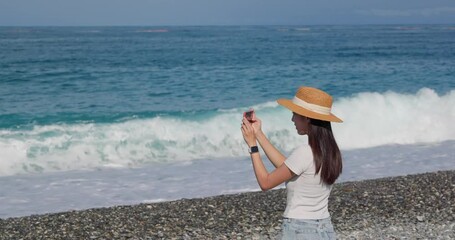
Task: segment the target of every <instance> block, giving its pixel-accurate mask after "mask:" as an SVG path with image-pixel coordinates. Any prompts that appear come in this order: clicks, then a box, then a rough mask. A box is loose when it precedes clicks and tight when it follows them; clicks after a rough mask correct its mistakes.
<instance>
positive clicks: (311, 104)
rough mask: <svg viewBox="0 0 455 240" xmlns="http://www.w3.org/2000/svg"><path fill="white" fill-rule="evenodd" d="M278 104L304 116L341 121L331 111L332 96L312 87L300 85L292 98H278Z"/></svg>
mask: <svg viewBox="0 0 455 240" xmlns="http://www.w3.org/2000/svg"><path fill="white" fill-rule="evenodd" d="M277 102H278V104H280V105H282V106H284V107H286V108H287V109H289V110H291V111H293V112H295V113H297V114H300V115H302V116H305V117H309V118H313V119H319V120H324V121H330V122H343V121H342V120H341V119H339V118H338V117H337V116H335V115H333V114H332V113H331V110H332V102H333V100H332V96H330V95H329V94H328V93H326V92H324V91H322V90H319V89H317V88H312V87H300V88H299V90H297V93H296V94H295V96H294V98H293V99H292V100H290V99H283V98H282V99H278V100H277Z"/></svg>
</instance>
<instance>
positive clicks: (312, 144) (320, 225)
mask: <svg viewBox="0 0 455 240" xmlns="http://www.w3.org/2000/svg"><path fill="white" fill-rule="evenodd" d="M277 102H278V104H280V105H282V106H284V107H286V108H288V109H289V110H291V111H292V112H293V115H292V121H293V122H294V125H295V127H296V129H297V133H298V134H299V135H308V144H304V145H302V146H300V147H298V148H297V149H296V150H294V151H293V152H292V153H291V155H290V156H289V157H288V158H286V157H285V156H284V155H283V154H282V153H281V152H280V151H279V150H277V149H276V148H275V147H274V146H273V145H272V144H271V143H270V141H269V140H268V139H267V137H266V136H265V135H264V133H263V132H262V130H261V120H260V119H258V118H256V116H253V121H252V122H250V121H248V120H247V119H246V118H245V117H244V118H243V122H242V128H241V129H242V134H243V138H244V140H245V142H246V143H247V145H248V147H249V148H250V156H251V160H252V162H253V168H254V173H255V175H256V179H257V181H258V183H259V186H260V187H261V189H262V190H263V191H266V190H269V189H272V188H274V187H276V186H278V185H279V184H281V183H283V182H286V190H287V202H286V210H285V211H284V214H283V216H284V219H283V239H335V238H336V237H335V232H334V229H333V226H332V222H331V219H330V214H329V211H328V198H329V195H330V191H331V189H332V185H333V183H334V182H335V180H336V179H337V178H338V176H339V175H340V174H341V170H342V160H341V153H340V150H339V148H338V145H337V143H336V141H335V138H334V137H333V134H332V128H331V125H330V122H342V120H341V119H339V118H338V117H336V116H335V115H333V114H332V113H331V108H332V97H331V96H330V95H329V94H327V93H326V92H324V91H321V90H319V89H316V88H311V87H300V88H299V90H298V91H297V93H296V95H295V97H294V98H293V99H292V100H288V99H279V100H278V101H277ZM257 143H259V144H260V145H261V147H262V149H263V150H264V152H265V154H266V155H267V158H268V159H269V160H270V161H271V162H272V164H273V165H274V166H275V170H274V171H272V172H271V173H268V172H267V169H266V168H265V167H264V164H263V162H262V160H261V156H260V154H259V151H258V148H257ZM283 163H284V164H283Z"/></svg>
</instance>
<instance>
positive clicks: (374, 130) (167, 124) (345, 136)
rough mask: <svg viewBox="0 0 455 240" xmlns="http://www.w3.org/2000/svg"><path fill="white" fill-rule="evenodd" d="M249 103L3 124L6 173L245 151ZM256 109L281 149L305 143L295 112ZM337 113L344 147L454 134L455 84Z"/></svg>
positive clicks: (346, 101)
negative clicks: (243, 125)
mask: <svg viewBox="0 0 455 240" xmlns="http://www.w3.org/2000/svg"><path fill="white" fill-rule="evenodd" d="M247 108H248V107H246V108H241V109H240V108H239V109H230V110H222V111H221V110H220V111H218V112H217V113H216V114H214V115H213V116H212V117H209V118H204V120H198V121H196V120H190V119H186V118H184V117H180V118H177V117H155V118H150V119H132V120H127V121H125V122H120V123H111V124H95V123H89V124H72V125H64V124H60V125H48V126H35V127H34V128H33V129H32V130H0V176H6V175H15V174H21V173H35V172H48V171H67V170H76V169H96V168H105V167H116V168H117V167H139V166H142V165H143V164H147V163H158V162H179V161H180V162H182V161H183V162H184V161H190V160H195V159H213V158H226V157H237V156H242V155H244V154H246V150H245V144H244V142H243V139H242V136H241V134H240V121H241V116H242V115H241V113H242V111H243V110H245V109H247ZM253 108H255V109H256V112H257V115H258V116H259V117H260V118H261V119H262V121H263V125H264V126H263V129H264V131H265V132H266V134H267V135H268V136H269V137H270V139H271V141H272V142H274V143H275V144H276V145H277V146H278V148H280V149H282V150H284V151H291V150H292V149H293V148H295V147H296V146H298V145H299V144H301V142H302V141H303V140H302V138H301V137H299V136H298V135H297V134H296V132H295V128H294V125H293V124H292V123H291V121H290V118H291V113H290V112H289V111H287V110H286V109H284V108H282V107H279V106H278V105H277V104H276V103H274V102H267V103H263V104H259V105H257V106H253ZM334 113H335V114H336V115H338V116H339V117H341V118H342V119H343V120H344V121H345V122H344V123H342V124H334V125H333V126H334V131H335V135H336V138H337V140H338V142H339V145H340V148H341V149H344V150H347V149H358V148H369V147H375V146H381V145H388V144H413V143H432V142H441V141H445V140H452V139H455V128H454V127H452V126H451V124H452V123H453V122H454V121H455V90H452V91H450V92H448V93H446V94H445V95H442V96H438V94H436V93H435V92H434V91H433V90H431V89H428V88H424V89H421V90H420V91H418V92H417V93H416V94H398V93H394V92H386V93H360V94H356V95H354V96H351V97H346V98H342V99H338V100H337V101H336V102H335V104H334ZM303 139H304V138H303Z"/></svg>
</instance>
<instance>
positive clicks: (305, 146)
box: [293, 144, 312, 154]
mask: <svg viewBox="0 0 455 240" xmlns="http://www.w3.org/2000/svg"><path fill="white" fill-rule="evenodd" d="M293 152H295V153H300V154H304V153H312V151H311V146H310V145H309V144H302V145H300V146H298V147H297V148H295V149H294V151H293Z"/></svg>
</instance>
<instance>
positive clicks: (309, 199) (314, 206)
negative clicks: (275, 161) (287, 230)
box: [284, 145, 332, 219]
mask: <svg viewBox="0 0 455 240" xmlns="http://www.w3.org/2000/svg"><path fill="white" fill-rule="evenodd" d="M284 164H286V166H287V167H288V168H289V169H290V170H291V171H292V172H293V173H294V174H296V175H297V176H295V177H294V178H292V179H291V180H289V181H288V182H286V189H287V203H286V210H285V211H284V217H286V218H296V219H323V218H328V217H330V213H329V210H328V200H329V195H330V191H331V190H332V185H327V184H325V183H324V182H323V181H322V179H321V177H320V173H321V171H319V173H318V174H317V175H315V174H314V173H315V172H316V169H315V165H314V161H313V152H312V151H311V147H310V146H309V145H303V146H301V147H299V148H297V149H295V150H294V151H293V152H292V153H291V155H290V156H289V157H288V158H287V159H286V161H285V162H284Z"/></svg>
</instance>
